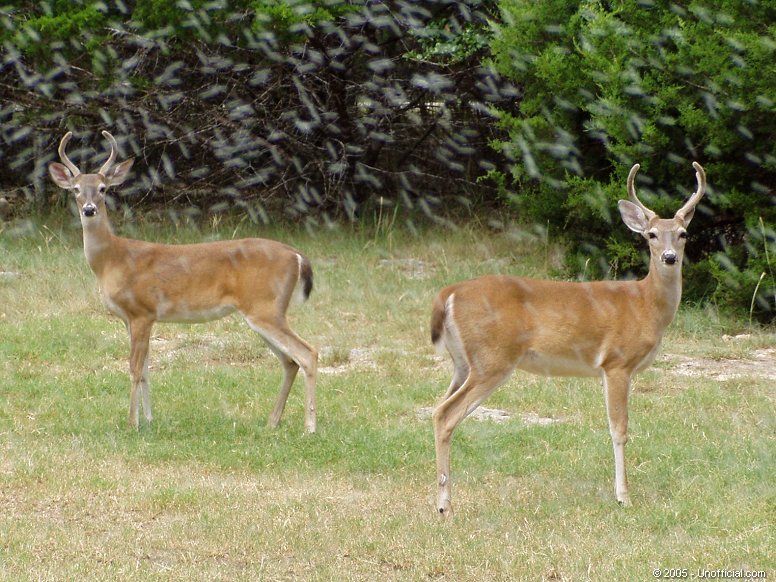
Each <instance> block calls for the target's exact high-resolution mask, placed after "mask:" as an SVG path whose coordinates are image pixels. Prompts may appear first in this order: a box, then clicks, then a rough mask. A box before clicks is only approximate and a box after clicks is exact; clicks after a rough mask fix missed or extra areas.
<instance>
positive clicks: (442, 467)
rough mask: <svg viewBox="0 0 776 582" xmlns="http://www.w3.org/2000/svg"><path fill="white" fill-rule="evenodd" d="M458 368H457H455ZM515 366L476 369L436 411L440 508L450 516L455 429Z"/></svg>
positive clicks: (433, 418)
mask: <svg viewBox="0 0 776 582" xmlns="http://www.w3.org/2000/svg"><path fill="white" fill-rule="evenodd" d="M456 370H458V369H456ZM511 371H512V369H511V368H509V369H505V370H503V369H502V370H497V371H493V372H491V373H489V374H486V375H478V374H475V372H474V371H473V370H470V371H469V375H468V377H467V378H466V380H465V381H464V382H463V384H461V385H460V387H458V388H457V389H455V390H452V391H451V389H452V388H453V384H454V383H455V376H453V384H451V386H450V388H451V389H448V394H447V395H446V396H447V397H446V398H444V399H443V400H442V402H441V403H440V404H439V405H438V406H437V407H436V409H435V410H434V414H433V415H432V420H433V423H434V445H435V448H436V465H437V484H438V486H439V491H438V495H437V505H436V508H437V511H438V512H439V513H440V515H442V516H445V517H446V516H447V515H449V514H450V513H451V511H452V505H451V502H450V496H451V495H450V445H451V442H452V437H453V431H454V430H455V428H456V427H457V426H458V425H459V424H460V423H461V421H462V420H463V419H464V418H466V417H467V416H468V415H469V414H470V413H471V412H472V411H474V410H475V409H476V408H477V407H478V406H479V405H480V404H481V403H482V402H483V401H484V400H485V399H486V398H487V397H488V396H489V395H490V394H491V393H493V391H495V390H496V388H498V387H499V386H501V384H503V383H504V382H505V381H506V379H507V378H508V377H509V375H510V374H511Z"/></svg>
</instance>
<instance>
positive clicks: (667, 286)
mask: <svg viewBox="0 0 776 582" xmlns="http://www.w3.org/2000/svg"><path fill="white" fill-rule="evenodd" d="M643 283H644V285H645V288H646V292H647V293H648V294H649V296H650V300H651V301H650V302H651V304H652V305H654V306H655V310H656V313H655V315H658V318H657V319H658V321H659V322H660V324H661V325H663V326H664V327H665V326H668V324H669V323H671V321H672V320H673V319H674V316H675V315H676V311H677V310H678V309H679V303H680V301H681V299H682V262H681V257H680V260H679V261H677V263H676V264H674V265H664V264H662V263H661V261H660V259H659V258H658V257H652V258H651V260H650V264H649V274H648V275H647V276H646V278H645V279H644V280H643Z"/></svg>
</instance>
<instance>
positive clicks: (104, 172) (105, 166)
mask: <svg viewBox="0 0 776 582" xmlns="http://www.w3.org/2000/svg"><path fill="white" fill-rule="evenodd" d="M102 135H103V136H104V137H105V138H106V139H107V140H108V141H109V142H110V155H109V156H108V161H107V162H105V163H104V164H103V165H102V167H101V168H100V174H102V175H103V176H107V175H108V170H110V167H111V166H112V165H113V162H115V161H116V150H117V149H118V148H119V146H118V144H117V143H116V138H114V137H113V136H112V135H111V134H110V133H108V132H107V131H103V132H102Z"/></svg>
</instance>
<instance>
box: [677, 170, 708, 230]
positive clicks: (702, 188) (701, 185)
mask: <svg viewBox="0 0 776 582" xmlns="http://www.w3.org/2000/svg"><path fill="white" fill-rule="evenodd" d="M692 167H693V168H695V179H696V180H697V181H698V189H697V190H696V191H695V193H694V194H693V195H692V196H691V197H690V199H689V200H688V201H687V202H686V203H685V205H684V206H682V207H681V208H680V209H679V210H677V212H676V215H677V216H679V217H681V218H684V216H685V215H686V214H687V213H688V212H690V211H691V210H692V209H694V208H695V206H696V205H697V204H698V202H700V200H701V198H703V195H704V194H705V193H706V172H705V171H704V170H703V166H701V165H700V164H699V163H698V162H693V163H692Z"/></svg>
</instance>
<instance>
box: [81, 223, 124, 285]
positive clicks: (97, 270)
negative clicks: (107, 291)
mask: <svg viewBox="0 0 776 582" xmlns="http://www.w3.org/2000/svg"><path fill="white" fill-rule="evenodd" d="M81 226H82V228H83V235H84V254H85V255H86V262H87V263H89V267H91V269H92V271H93V272H94V274H95V275H97V276H98V277H99V275H100V274H101V273H102V272H103V270H104V269H105V265H106V264H107V263H108V261H109V260H110V259H111V257H112V256H113V255H114V254H115V249H116V241H117V239H118V237H116V236H115V235H114V234H113V229H112V228H111V225H110V220H108V215H107V214H106V212H105V209H104V208H100V210H99V213H98V214H97V216H94V217H85V216H81Z"/></svg>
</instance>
